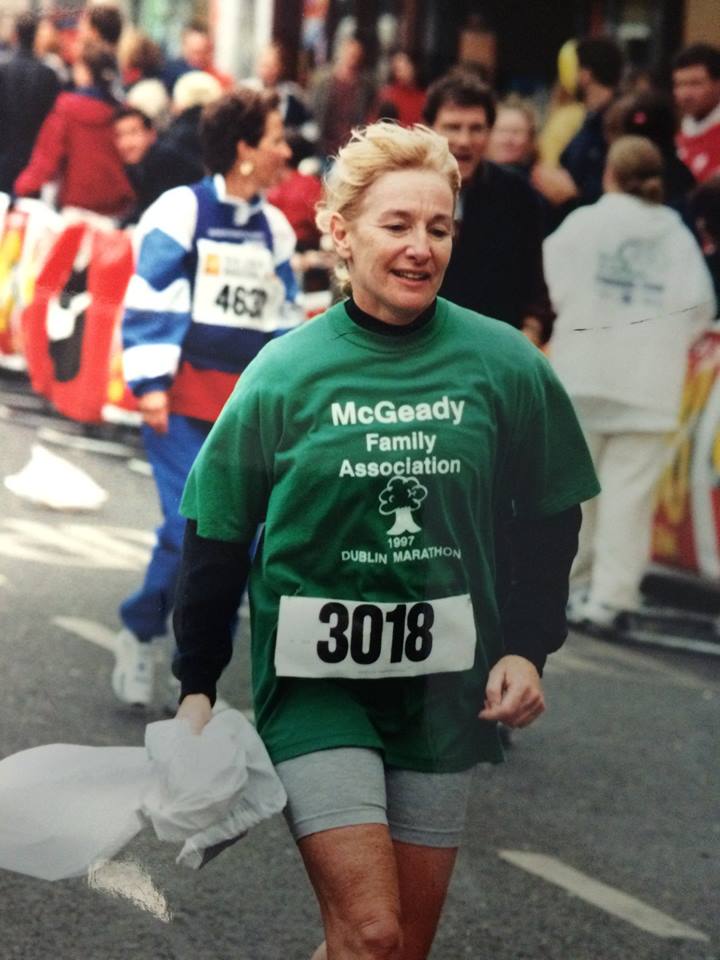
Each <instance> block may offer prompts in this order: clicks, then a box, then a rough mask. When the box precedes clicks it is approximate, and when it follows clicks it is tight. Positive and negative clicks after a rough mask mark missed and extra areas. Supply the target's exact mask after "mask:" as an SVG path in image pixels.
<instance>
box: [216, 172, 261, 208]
mask: <svg viewBox="0 0 720 960" xmlns="http://www.w3.org/2000/svg"><path fill="white" fill-rule="evenodd" d="M224 180H225V189H226V190H227V193H228V196H230V197H237V198H238V199H240V200H250V199H251V197H254V196H255V195H256V194H257V192H258V187H257V184H256V183H255V180H254V179H253V177H246V176H244V175H243V174H242V173H240V172H239V171H238V170H236V169H235V168H234V167H233V168H232V169H231V170H229V171H228V173H226V174H225V175H224Z"/></svg>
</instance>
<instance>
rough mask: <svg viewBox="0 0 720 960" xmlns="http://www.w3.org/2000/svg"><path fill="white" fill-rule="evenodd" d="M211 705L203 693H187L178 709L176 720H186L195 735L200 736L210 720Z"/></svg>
mask: <svg viewBox="0 0 720 960" xmlns="http://www.w3.org/2000/svg"><path fill="white" fill-rule="evenodd" d="M212 715H213V713H212V705H211V703H210V699H209V698H208V697H206V696H205V694H204V693H189V694H188V695H187V696H186V697H185V698H184V699H183V702H182V703H181V704H180V706H179V707H178V712H177V713H176V714H175V718H176V719H177V720H186V721H187V722H188V724H189V725H190V729H191V730H192V732H193V733H195V734H200V733H202V731H203V727H205V726H206V725H207V724H208V723H210V721H211V720H212Z"/></svg>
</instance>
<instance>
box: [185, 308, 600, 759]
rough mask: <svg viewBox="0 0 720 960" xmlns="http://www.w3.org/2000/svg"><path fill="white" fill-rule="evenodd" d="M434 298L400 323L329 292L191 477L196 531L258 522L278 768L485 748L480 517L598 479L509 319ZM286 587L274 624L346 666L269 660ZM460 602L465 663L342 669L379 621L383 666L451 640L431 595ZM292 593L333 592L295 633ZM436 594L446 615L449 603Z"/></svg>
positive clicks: (263, 661) (491, 559)
mask: <svg viewBox="0 0 720 960" xmlns="http://www.w3.org/2000/svg"><path fill="white" fill-rule="evenodd" d="M437 304H438V305H437V309H436V312H435V315H434V317H433V318H432V320H431V321H430V322H429V323H428V324H427V325H425V326H424V327H422V328H420V329H419V330H417V331H415V332H413V333H410V334H408V335H406V336H402V337H389V336H384V335H382V334H378V333H375V332H372V331H369V330H367V329H364V328H362V327H360V326H358V325H357V324H355V323H353V321H352V320H351V319H350V318H349V317H348V315H347V312H346V310H345V308H344V306H343V305H342V304H338V305H336V306H334V307H332V308H331V309H330V310H328V311H327V312H326V313H325V314H323V315H322V316H320V317H317V318H315V319H314V320H312V321H310V322H309V323H307V324H305V325H304V326H303V327H301V328H299V329H298V330H296V331H293V332H292V333H290V334H287V335H286V336H284V337H282V338H280V339H278V340H275V341H273V342H272V343H271V344H269V345H268V346H266V347H265V348H264V349H263V350H262V352H261V353H260V354H259V355H258V356H257V358H256V359H255V360H253V362H252V363H251V364H250V366H249V367H248V368H247V370H246V371H245V372H244V374H243V376H242V378H241V379H240V381H239V382H238V385H237V387H236V389H235V392H234V393H233V395H232V396H231V398H230V399H229V401H228V403H227V404H226V406H225V409H224V410H223V412H222V414H221V416H220V418H219V419H218V421H217V423H216V424H215V426H214V427H213V429H212V431H211V433H210V435H209V436H208V439H207V441H206V442H205V445H204V446H203V449H202V451H201V453H200V455H199V456H198V459H197V461H196V462H195V465H194V467H193V469H192V471H191V473H190V476H189V479H188V482H187V486H186V489H185V495H184V498H183V503H182V512H183V513H184V514H185V516H187V517H190V518H193V519H195V520H196V521H197V525H198V527H197V529H198V533H199V535H200V536H203V537H209V538H214V539H220V540H230V541H238V542H250V540H251V539H252V538H253V536H254V534H255V532H256V528H257V526H258V524H259V523H261V522H263V521H264V523H265V528H264V534H263V537H262V541H261V545H260V547H259V549H258V551H257V553H256V556H255V558H254V561H253V567H252V571H251V575H250V603H251V615H252V669H253V691H254V698H255V714H256V720H257V725H258V730H259V732H260V734H261V736H262V738H263V739H264V741H265V743H266V745H267V747H268V750H269V753H270V756H271V757H272V759H273V761H274V762H276V763H277V762H279V761H281V760H286V759H289V758H291V757H294V756H298V755H300V754H304V753H308V752H311V751H314V750H321V749H326V748H329V747H338V746H364V747H370V748H377V749H380V750H382V751H383V752H384V756H385V761H386V763H388V764H389V765H392V766H399V767H404V768H408V769H415V770H423V771H452V770H461V769H464V768H467V767H468V766H471V765H472V764H474V763H476V762H477V761H480V760H486V761H492V762H497V761H499V760H501V759H502V751H501V748H500V745H499V741H498V737H497V732H496V729H495V725H494V724H490V723H487V722H484V721H481V720H479V719H478V718H477V713H478V711H479V710H481V709H482V706H483V699H484V690H485V684H486V681H487V674H488V670H489V668H490V666H491V665H492V664H493V663H494V662H495V661H496V660H497V659H498V658H499V657H500V656H501V654H502V636H501V629H500V619H499V614H498V609H497V602H496V598H495V550H494V538H495V530H496V522H497V520H498V518H499V516H500V515H501V514H502V512H503V511H504V510H506V509H507V506H508V504H509V503H510V502H512V503H513V505H514V509H515V511H516V512H517V514H518V515H522V514H528V515H532V514H535V515H537V514H552V513H556V512H559V511H561V510H564V509H566V508H568V507H570V506H572V505H573V504H576V503H579V502H581V501H582V500H585V499H588V498H590V497H592V496H594V495H595V494H596V493H597V492H598V485H597V480H596V478H595V473H594V471H593V467H592V463H591V460H590V457H589V455H588V452H587V448H586V446H585V442H584V440H583V437H582V434H581V432H580V429H579V427H578V424H577V421H576V418H575V415H574V413H573V410H572V407H571V405H570V402H569V400H568V398H567V396H566V394H565V392H564V390H563V389H562V387H561V386H560V384H559V382H558V380H557V379H556V377H555V375H554V374H553V372H552V370H551V368H550V366H549V364H548V362H547V361H546V359H545V357H543V356H542V354H541V353H540V352H539V351H538V350H537V349H535V347H533V346H531V344H530V343H529V342H528V341H527V340H526V339H525V337H524V336H522V334H520V333H518V332H517V331H516V330H513V329H512V328H510V327H509V326H507V325H506V324H503V323H498V322H497V321H495V320H490V319H488V318H486V317H481V316H479V315H478V314H475V313H473V312H471V311H469V310H465V309H462V308H459V307H456V306H454V305H453V304H450V303H448V301H446V300H443V299H438V301H437ZM468 595H469V597H468ZM283 597H284V598H292V600H291V601H289V602H288V601H285V600H284V601H283V603H289V604H295V605H294V606H290V605H288V607H287V608H286V609H288V610H290V620H289V621H288V619H287V617H286V618H285V620H284V624H285V626H284V627H282V628H281V635H282V636H285V635H286V634H287V633H290V634H292V632H293V623H297V624H298V627H297V629H298V630H299V631H302V632H303V637H302V638H296V639H297V640H298V642H306V654H305V655H306V656H309V655H310V654H308V653H307V649H310V651H311V653H312V655H315V651H316V650H318V651H319V648H320V643H319V642H318V641H320V640H322V641H323V643H324V649H325V654H323V657H324V659H325V660H333V657H335V658H338V657H339V658H340V659H342V660H343V665H346V664H348V663H349V664H350V665H351V667H352V669H353V670H354V671H355V676H354V677H353V678H350V679H348V678H346V677H331V678H328V677H327V676H321V677H318V676H317V674H312V675H311V676H297V675H292V676H285V675H283V676H278V675H277V674H276V671H275V661H274V658H275V647H276V639H277V635H278V615H279V614H278V610H279V604H280V600H281V598H283ZM462 597H465V600H466V610H467V613H468V616H469V620H470V630H471V631H472V639H471V643H472V647H471V652H470V663H472V666H471V667H470V668H469V669H462V670H460V671H457V670H453V672H437V673H424V674H421V675H419V676H383V677H381V678H379V679H377V678H376V679H365V678H363V679H358V678H357V677H358V676H360V677H365V676H366V674H365V673H364V672H363V671H364V670H366V669H370V667H369V666H368V664H372V663H373V662H374V661H373V658H374V657H375V659H376V660H377V656H376V655H377V651H378V650H379V649H380V647H378V646H373V644H374V641H373V636H374V637H375V641H377V643H380V635H381V631H383V630H384V631H385V632H384V633H382V637H384V638H385V639H383V640H382V643H383V644H385V645H386V646H384V647H382V649H383V651H385V650H386V647H387V644H389V643H390V642H391V639H392V643H393V648H392V649H393V651H394V652H393V653H392V656H390V654H389V653H387V654H386V653H383V657H386V659H388V662H389V660H390V659H391V660H392V661H393V663H394V664H395V665H394V666H393V667H392V668H391V669H405V666H401V667H397V663H398V662H400V663H401V664H406V665H410V660H412V661H413V665H416V664H417V661H419V660H422V658H423V657H424V656H426V655H428V656H429V654H428V651H431V653H432V655H438V654H439V653H440V652H442V650H443V649H445V650H446V651H447V650H450V649H454V647H453V646H452V645H453V644H454V643H455V642H456V641H457V642H460V641H458V637H461V636H462V637H464V638H465V641H467V633H468V627H467V622H466V621H465V626H464V627H458V630H457V637H456V636H455V631H454V628H451V627H450V626H449V625H448V624H451V623H452V622H454V621H452V618H451V619H450V620H448V619H447V618H446V617H445V615H444V614H442V613H441V610H440V606H438V609H437V610H436V611H435V612H434V613H433V609H434V608H433V609H430V610H429V608H428V604H430V605H431V607H432V602H433V601H437V600H439V599H442V598H462ZM297 598H323V599H324V600H325V601H329V605H323V606H322V611H323V612H321V613H320V614H318V609H317V608H318V605H315V607H313V604H312V603H311V604H310V606H311V614H310V615H311V617H315V619H314V621H313V625H312V626H311V628H308V621H307V619H303V618H302V617H300V619H298V620H297V621H294V620H293V619H292V618H293V617H295V616H296V608H297ZM358 602H361V603H362V606H361V607H360V608H359V610H355V612H353V611H354V607H353V604H354V603H355V604H357V603H358ZM446 602H447V603H449V604H450V608H451V609H452V611H454V614H455V613H458V611H459V616H460V620H462V609H461V606H462V600H457V599H453V600H451V601H446ZM393 605H395V606H393ZM370 608H372V609H370ZM428 610H429V613H428ZM454 614H453V615H454ZM433 617H435V621H433ZM358 618H359V625H358V624H356V620H358ZM458 623H460V621H458ZM435 624H441V625H444V626H443V627H442V628H441V629H440V631H439V632H438V631H437V630H435V631H433V629H432V628H433V626H434V625H435ZM395 628H397V630H398V631H399V632H398V633H393V632H392V631H393V630H394V629H395ZM373 630H375V635H374V634H373ZM313 634H314V635H313ZM356 634H357V635H356ZM350 638H352V642H351V643H350V642H349V641H350ZM395 639H397V640H398V642H399V646H398V647H397V649H396V647H395V646H394V644H395ZM307 643H309V648H308V647H307ZM403 644H404V646H403ZM448 645H449V646H448ZM341 648H342V649H341ZM348 650H349V651H350V652H348ZM373 651H374V652H373ZM466 652H467V651H466ZM396 654H397V655H396ZM453 655H454V654H453ZM318 656H320V654H319V653H318ZM353 660H357V661H358V663H351V661H353ZM428 662H429V661H428ZM458 662H459V661H458ZM375 666H377V663H375ZM410 668H411V666H408V669H410ZM283 672H284V671H283Z"/></svg>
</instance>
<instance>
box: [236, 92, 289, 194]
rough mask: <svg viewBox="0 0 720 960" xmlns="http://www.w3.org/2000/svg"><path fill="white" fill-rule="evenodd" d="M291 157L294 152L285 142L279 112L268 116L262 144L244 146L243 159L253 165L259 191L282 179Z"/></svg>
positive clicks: (254, 177) (275, 111) (274, 111)
mask: <svg viewBox="0 0 720 960" xmlns="http://www.w3.org/2000/svg"><path fill="white" fill-rule="evenodd" d="M291 156H292V151H291V150H290V147H289V146H288V145H287V143H286V141H285V132H284V129H283V122H282V117H281V116H280V113H279V112H278V111H277V110H273V111H272V112H271V113H269V114H268V115H267V120H266V121H265V132H264V133H263V135H262V137H261V139H260V142H259V143H258V145H257V146H256V147H249V146H247V144H244V150H243V152H242V156H241V159H243V160H249V161H250V162H251V163H252V164H253V172H252V178H253V180H254V182H255V185H256V186H257V188H258V190H267V189H269V188H270V187H272V186H274V185H275V184H276V183H277V182H278V180H279V179H280V178H281V176H282V173H283V170H284V168H285V164H286V163H287V161H288V160H289V159H290V157H291Z"/></svg>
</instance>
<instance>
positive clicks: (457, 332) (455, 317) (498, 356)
mask: <svg viewBox="0 0 720 960" xmlns="http://www.w3.org/2000/svg"><path fill="white" fill-rule="evenodd" d="M438 299H440V298H438ZM444 302H445V303H446V304H447V309H448V319H449V321H450V326H449V329H450V331H451V333H452V335H453V336H454V337H457V338H461V339H462V340H463V341H464V343H465V345H466V347H465V349H467V350H468V351H469V352H471V353H473V352H474V353H476V354H477V355H478V356H479V357H481V358H482V359H483V360H484V361H488V360H490V361H492V362H493V363H495V362H499V363H500V364H505V363H507V364H508V365H509V366H512V365H513V364H516V363H517V362H518V361H520V362H522V363H531V364H532V363H533V362H534V361H535V359H536V356H542V354H540V351H539V350H538V349H537V347H535V346H533V344H531V343H530V341H529V340H528V338H527V337H526V336H525V335H524V334H523V333H521V332H520V331H519V330H517V329H516V328H515V327H513V326H511V325H510V324H509V323H505V322H504V321H502V320H496V319H495V318H494V317H488V316H487V315H486V314H483V313H476V312H475V311H474V310H470V309H468V308H467V307H461V306H459V305H458V304H457V303H452V301H450V300H445V301H444Z"/></svg>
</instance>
